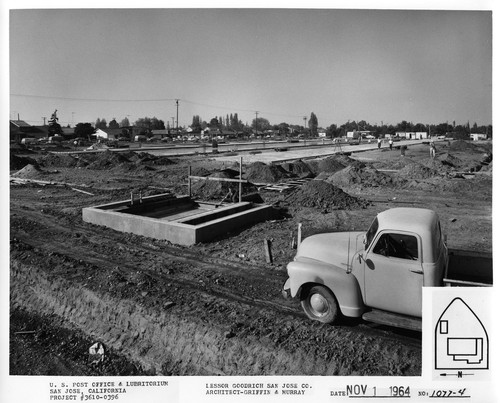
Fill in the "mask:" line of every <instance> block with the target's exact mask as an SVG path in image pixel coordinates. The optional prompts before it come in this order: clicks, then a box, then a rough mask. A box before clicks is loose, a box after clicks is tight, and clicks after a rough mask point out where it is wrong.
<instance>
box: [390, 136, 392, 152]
mask: <svg viewBox="0 0 500 403" xmlns="http://www.w3.org/2000/svg"><path fill="white" fill-rule="evenodd" d="M389 148H390V149H391V150H392V137H391V138H390V139H389Z"/></svg>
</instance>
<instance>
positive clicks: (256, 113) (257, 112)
mask: <svg viewBox="0 0 500 403" xmlns="http://www.w3.org/2000/svg"><path fill="white" fill-rule="evenodd" d="M257 116H259V111H255V136H257V133H258V132H257Z"/></svg>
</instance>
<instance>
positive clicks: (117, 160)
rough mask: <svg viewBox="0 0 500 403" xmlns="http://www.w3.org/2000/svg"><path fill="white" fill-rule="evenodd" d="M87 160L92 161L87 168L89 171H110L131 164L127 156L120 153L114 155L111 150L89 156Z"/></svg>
mask: <svg viewBox="0 0 500 403" xmlns="http://www.w3.org/2000/svg"><path fill="white" fill-rule="evenodd" d="M85 159H86V160H87V161H88V160H90V161H91V162H90V164H89V165H88V166H87V168H89V169H110V168H114V167H116V166H119V165H122V164H129V163H130V160H129V159H128V158H127V157H126V156H124V155H122V154H120V153H114V152H112V151H109V150H106V151H104V152H99V153H95V154H89V155H88V156H86V158H85Z"/></svg>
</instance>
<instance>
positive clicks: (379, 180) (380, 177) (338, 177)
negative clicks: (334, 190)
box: [326, 164, 396, 187]
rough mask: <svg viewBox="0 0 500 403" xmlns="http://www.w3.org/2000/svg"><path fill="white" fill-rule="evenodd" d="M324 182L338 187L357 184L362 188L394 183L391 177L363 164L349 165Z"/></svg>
mask: <svg viewBox="0 0 500 403" xmlns="http://www.w3.org/2000/svg"><path fill="white" fill-rule="evenodd" d="M326 181H327V182H329V183H331V184H333V185H335V186H340V187H347V186H351V185H357V184H358V185H363V186H381V185H382V186H389V185H392V184H394V183H395V182H396V180H395V179H394V178H392V177H391V176H389V175H387V174H384V173H382V172H379V171H377V170H376V169H375V168H373V167H371V166H366V165H363V164H361V165H360V164H353V165H350V166H348V167H346V168H344V169H342V170H341V171H338V172H336V173H334V174H333V175H331V176H329V177H328V179H326Z"/></svg>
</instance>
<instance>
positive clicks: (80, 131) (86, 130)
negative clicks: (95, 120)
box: [75, 123, 95, 140]
mask: <svg viewBox="0 0 500 403" xmlns="http://www.w3.org/2000/svg"><path fill="white" fill-rule="evenodd" d="M94 133H95V129H94V128H93V127H92V124H91V123H78V124H77V125H76V126H75V136H76V137H82V138H86V139H88V140H90V136H91V135H92V134H94Z"/></svg>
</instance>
